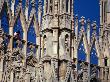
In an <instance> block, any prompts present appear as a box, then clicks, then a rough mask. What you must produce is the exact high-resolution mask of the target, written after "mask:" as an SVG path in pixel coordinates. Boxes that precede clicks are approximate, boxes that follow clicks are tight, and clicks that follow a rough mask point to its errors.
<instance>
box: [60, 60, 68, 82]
mask: <svg viewBox="0 0 110 82" xmlns="http://www.w3.org/2000/svg"><path fill="white" fill-rule="evenodd" d="M66 71H67V61H66V60H61V61H60V62H59V79H60V81H63V80H65V77H66Z"/></svg>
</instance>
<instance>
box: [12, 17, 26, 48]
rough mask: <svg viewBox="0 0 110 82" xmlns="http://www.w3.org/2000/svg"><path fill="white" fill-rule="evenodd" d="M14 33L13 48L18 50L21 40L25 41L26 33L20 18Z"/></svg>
mask: <svg viewBox="0 0 110 82" xmlns="http://www.w3.org/2000/svg"><path fill="white" fill-rule="evenodd" d="M13 33H14V34H13V35H14V40H13V47H14V48H16V47H17V41H18V40H19V41H20V42H21V41H22V40H23V33H24V32H23V28H22V25H21V20H20V18H18V19H17V20H16V22H15V24H14V28H13ZM19 47H21V48H23V45H19Z"/></svg>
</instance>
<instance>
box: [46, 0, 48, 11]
mask: <svg viewBox="0 0 110 82" xmlns="http://www.w3.org/2000/svg"><path fill="white" fill-rule="evenodd" d="M47 11H48V0H46V13H47Z"/></svg>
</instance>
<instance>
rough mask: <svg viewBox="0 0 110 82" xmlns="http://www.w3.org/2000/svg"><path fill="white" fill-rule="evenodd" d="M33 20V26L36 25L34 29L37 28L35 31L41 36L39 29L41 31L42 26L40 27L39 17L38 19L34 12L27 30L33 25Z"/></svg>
mask: <svg viewBox="0 0 110 82" xmlns="http://www.w3.org/2000/svg"><path fill="white" fill-rule="evenodd" d="M32 22H33V26H34V29H35V33H36V36H39V33H40V32H39V31H40V28H39V25H38V22H37V19H36V15H35V14H33V15H31V16H30V17H29V22H28V29H27V31H28V30H29V27H30V25H31V23H32Z"/></svg>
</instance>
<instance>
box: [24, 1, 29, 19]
mask: <svg viewBox="0 0 110 82" xmlns="http://www.w3.org/2000/svg"><path fill="white" fill-rule="evenodd" d="M28 7H29V0H26V5H25V16H26V21H28Z"/></svg>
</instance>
